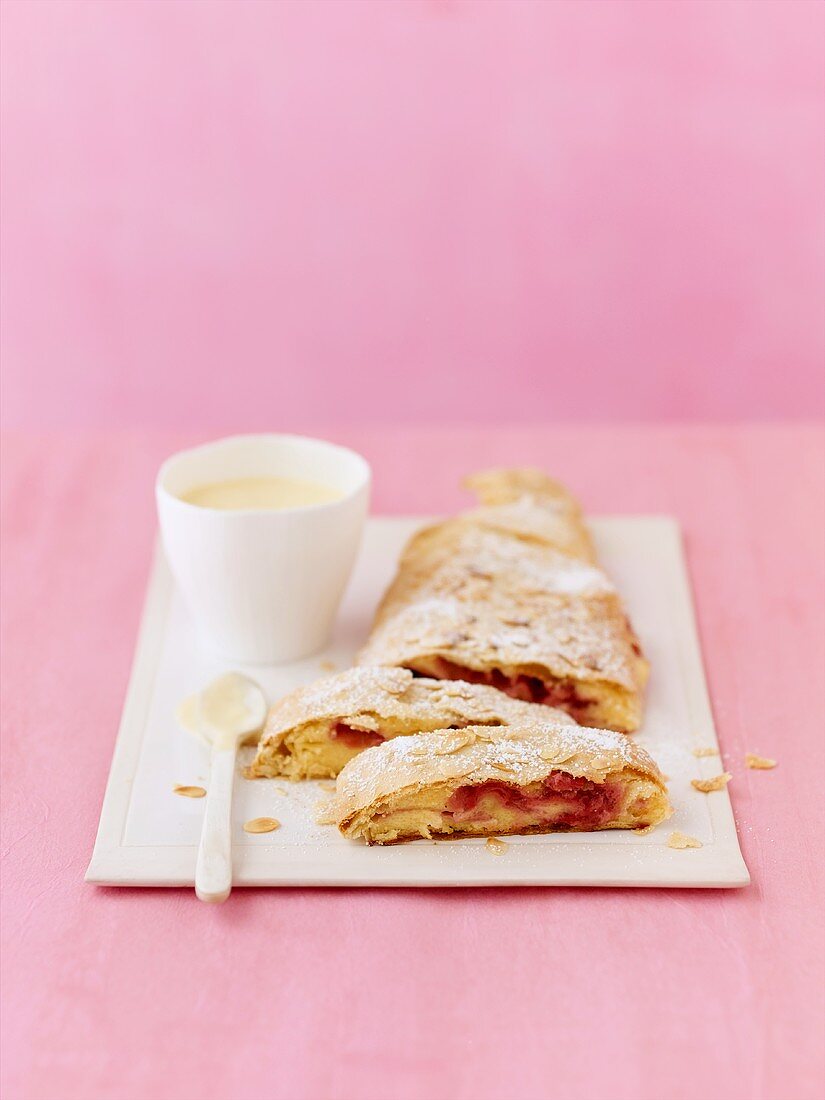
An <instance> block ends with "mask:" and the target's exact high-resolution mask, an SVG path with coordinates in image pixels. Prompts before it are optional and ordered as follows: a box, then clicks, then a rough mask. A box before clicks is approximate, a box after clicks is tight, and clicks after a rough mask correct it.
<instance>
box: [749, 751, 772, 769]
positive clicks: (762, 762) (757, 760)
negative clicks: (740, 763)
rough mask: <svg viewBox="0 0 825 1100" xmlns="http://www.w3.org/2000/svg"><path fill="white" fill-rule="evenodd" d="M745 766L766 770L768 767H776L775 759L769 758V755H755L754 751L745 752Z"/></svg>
mask: <svg viewBox="0 0 825 1100" xmlns="http://www.w3.org/2000/svg"><path fill="white" fill-rule="evenodd" d="M745 767H748V768H756V770H757V771H767V770H768V769H769V768H775V767H776V761H775V760H771V758H770V757H769V756H757V755H756V753H753V752H746V753H745Z"/></svg>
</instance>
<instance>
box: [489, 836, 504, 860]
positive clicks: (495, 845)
mask: <svg viewBox="0 0 825 1100" xmlns="http://www.w3.org/2000/svg"><path fill="white" fill-rule="evenodd" d="M484 847H485V848H486V849H487V851H488V852H492V853H493V855H494V856H501V855H504V853H505V852H506V851H507V841H506V840H502V839H501V838H500V837H497V836H488V837H487V841H486V843H485V845H484Z"/></svg>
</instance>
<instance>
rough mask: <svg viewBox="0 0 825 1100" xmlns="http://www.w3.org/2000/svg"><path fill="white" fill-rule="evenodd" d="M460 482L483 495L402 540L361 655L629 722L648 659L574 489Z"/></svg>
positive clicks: (526, 481) (590, 719) (532, 478)
mask: <svg viewBox="0 0 825 1100" xmlns="http://www.w3.org/2000/svg"><path fill="white" fill-rule="evenodd" d="M469 484H470V485H471V486H472V487H474V488H475V490H476V491H477V492H478V493H479V495H480V497H481V500H482V505H481V507H480V508H477V509H475V510H473V511H469V512H466V513H464V514H463V515H460V516H458V517H456V518H455V519H451V520H447V521H445V522H443V523H439V524H436V525H435V526H433V527H429V528H426V529H425V530H423V531H420V532H419V533H418V534H416V535H414V536H413V538H412V539H411V540H410V542H409V543H408V544H407V546H406V548H405V550H404V552H403V554H402V557H401V562H400V565H399V569H398V573H397V575H396V578H395V580H394V581H393V583H392V585H391V586H390V588H389V590H388V592H387V593H386V595H385V596H384V599H383V601H382V603H381V606H380V607H379V609H378V613H377V615H376V619H375V623H374V625H373V629H372V633H371V635H370V637H369V640H368V642H367V645H366V646H365V648H364V649H363V650H362V652H361V654H360V655H359V658H358V660H359V663H360V664H368V665H369V664H372V665H397V666H400V667H402V668H408V669H411V670H412V671H413V672H415V673H416V674H417V675H420V676H427V677H434V678H436V679H458V680H464V681H470V682H473V683H484V684H489V685H492V686H493V687H496V688H498V689H499V690H501V691H504V692H506V693H507V694H508V695H512V696H514V697H515V698H520V699H524V700H526V701H529V702H533V703H540V704H544V705H547V706H552V707H560V708H562V709H563V710H565V711H567V712H568V713H569V714H570V715H572V717H573V718H575V719H576V721H577V722H580V723H581V724H582V725H587V726H594V727H602V728H604V727H606V728H610V729H615V730H619V731H622V732H625V733H629V732H631V731H632V730H635V729H637V728H638V726H639V723H640V720H641V711H642V693H643V689H644V685H645V682H646V680H647V673H648V666H647V662H646V661H645V659H644V657H643V655H642V652H641V648H640V646H639V642H638V639H637V638H636V635H635V633H634V632H633V629H632V627H631V625H630V622H629V620H628V618H627V614H626V612H625V609H624V606H623V604H622V600H621V598H620V596H619V594H618V593H617V591H616V589H615V588H614V586H613V584H612V583H611V582H610V580H609V579H608V577H607V576H606V575H605V573H604V572H603V571H602V570H601V569H600V568H599V567H598V566H597V565H596V564H595V562H594V552H593V547H592V543H591V542H590V536H589V534H588V532H587V528H586V526H585V524H584V521H583V519H582V516H581V511H580V509H579V507H578V504H577V503H576V502H575V500H574V498H572V497H571V496H570V494H569V493H567V491H566V490H565V489H563V488H562V487H561V486H559V485H557V484H556V483H555V482H553V481H551V480H550V479H549V478H546V477H545V476H544V475H543V474H541V473H540V472H538V471H533V470H497V471H491V472H489V473H487V474H479V475H476V476H475V477H474V478H471V479H470V482H469Z"/></svg>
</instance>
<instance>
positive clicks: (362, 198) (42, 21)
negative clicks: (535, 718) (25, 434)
mask: <svg viewBox="0 0 825 1100" xmlns="http://www.w3.org/2000/svg"><path fill="white" fill-rule="evenodd" d="M3 24H4V25H3V41H2V46H3V73H2V76H3V99H2V103H3V138H4V141H3V145H4V147H3V158H2V167H3V181H2V184H3V187H2V193H3V203H4V214H5V217H4V225H3V238H4V241H3V244H4V267H3V280H2V283H3V285H2V295H3V317H2V323H3V362H4V392H3V398H4V400H3V415H4V419H5V423H6V424H12V425H17V426H26V425H31V424H35V423H37V424H46V425H61V424H67V423H68V424H77V425H81V426H90V425H105V426H118V425H124V426H145V425H151V424H160V425H164V424H166V425H170V426H177V425H187V426H194V427H198V428H200V427H204V428H211V427H214V426H220V427H225V426H232V427H235V426H238V427H255V428H270V427H271V428H282V427H285V426H288V427H302V426H304V425H312V424H316V423H329V422H339V421H342V420H346V421H359V422H369V421H377V420H379V419H380V420H382V421H385V422H386V421H392V422H398V421H409V422H419V421H421V420H427V421H433V420H438V421H442V422H455V421H465V422H466V421H480V422H501V421H502V420H506V421H510V422H514V421H525V420H532V421H547V420H549V419H553V420H559V419H573V418H575V419H576V420H579V421H581V420H582V419H585V418H586V419H591V420H592V419H598V420H604V419H611V418H623V419H628V418H633V419H636V420H639V419H643V420H655V419H660V418H663V417H664V418H668V419H672V418H697V419H708V418H713V419H720V418H724V419H731V418H766V417H770V418H773V417H784V418H787V417H798V416H810V415H812V414H817V413H821V412H822V411H823V392H822V373H821V372H822V362H823V339H824V338H825V317H824V316H823V305H822V303H823V298H825V271H824V270H823V255H825V245H824V244H823V235H824V233H823V201H822V194H823V187H825V138H823V134H824V133H825V129H824V128H823V126H824V124H825V119H824V118H823V94H824V91H825V89H824V87H823V85H824V84H825V63H823V30H824V29H825V6H823V5H822V4H821V3H812V2H807V0H805V2H799V0H778V2H773V0H760V2H758V3H752V2H750V0H745V2H742V3H740V2H737V0H731V2H714V0H711V2H697V3H693V2H682V0H677V2H675V3H671V2H669V0H655V2H641V3H637V2H622V0H609V2H606V3H601V2H573V3H569V2H535V3H530V2H517V0H516V2H506V3H505V2H501V3H489V2H481V0H395V2H366V3H364V2H359V0H336V2H327V3H318V2H315V0H305V2H302V3H293V2H290V0H281V2H277V3H248V2H230V0H227V2H221V0H218V2H212V0H199V2H198V3H188V2H187V3H171V2H151V3H146V2H131V0H118V2H117V3H105V2H94V0H92V2H79V0H77V2H76V0H60V2H57V3H54V2H50V0H38V2H36V3H20V2H17V0H7V2H6V3H5V4H4V6H3Z"/></svg>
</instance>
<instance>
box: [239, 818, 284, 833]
mask: <svg viewBox="0 0 825 1100" xmlns="http://www.w3.org/2000/svg"><path fill="white" fill-rule="evenodd" d="M280 827H281V823H280V821H278V819H277V818H275V817H253V818H251V819H250V820H249V821H245V822H244V827H243V831H244V832H245V833H274V832H275V830H276V829H280Z"/></svg>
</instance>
